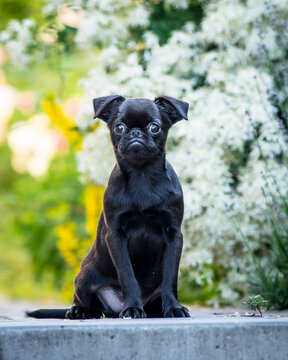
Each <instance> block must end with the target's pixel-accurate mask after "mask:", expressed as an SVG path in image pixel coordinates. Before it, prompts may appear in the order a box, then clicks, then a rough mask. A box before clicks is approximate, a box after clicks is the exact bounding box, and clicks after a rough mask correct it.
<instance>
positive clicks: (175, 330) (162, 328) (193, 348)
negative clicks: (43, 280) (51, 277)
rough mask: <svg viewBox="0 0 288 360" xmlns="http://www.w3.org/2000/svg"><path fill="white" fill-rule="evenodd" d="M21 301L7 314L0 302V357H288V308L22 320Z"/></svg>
mask: <svg viewBox="0 0 288 360" xmlns="http://www.w3.org/2000/svg"><path fill="white" fill-rule="evenodd" d="M23 305H24V304H18V307H17V306H14V307H13V308H12V309H10V311H11V312H10V314H9V305H7V306H6V308H5V306H3V304H2V307H1V304H0V316H1V317H0V319H1V320H0V359H1V360H2V359H3V360H14V359H15V360H16V359H19V360H20V359H21V360H33V359H43V360H46V359H47V360H48V359H49V360H50V359H53V360H54V359H55V360H57V359H61V360H66V359H67V360H68V359H69V360H70V359H80V360H81V359H83V360H84V359H85V360H90V359H91V360H92V359H93V360H94V359H97V360H98V359H99V360H101V359H105V360H106V359H107V360H114V359H115V360H116V359H119V360H120V359H121V360H122V359H125V360H126V359H128V360H130V359H131V360H132V359H133V360H138V359H149V360H154V359H156V360H158V359H159V360H162V359H165V360H170V359H171V360H172V359H173V360H182V359H183V360H184V359H189V360H190V359H197V360H202V359H203V360H204V359H205V360H206V359H207V360H208V359H209V360H210V359H213V360H218V359H229V360H230V359H233V360H238V359H239V360H240V359H241V360H249V359H253V360H254V359H257V360H266V359H267V360H268V359H269V360H271V359H272V360H273V359H277V360H284V359H285V360H287V359H288V345H287V344H288V316H287V315H288V313H287V312H280V313H274V312H272V313H266V314H265V316H264V317H263V318H261V317H258V316H252V317H248V316H244V312H243V311H242V312H241V313H239V312H236V311H235V309H224V310H223V309H218V310H217V311H215V310H214V309H203V308H199V309H191V310H192V311H191V313H192V318H190V319H187V318H186V319H129V320H124V319H103V320H80V321H79V320H76V321H75V320H74V321H71V320H52V319H51V320H36V319H25V318H24V316H23ZM24 308H27V306H25V307H24ZM29 308H30V309H31V306H30V307H29ZM5 309H6V310H5ZM3 311H5V313H3ZM215 313H216V314H219V315H213V314H215ZM20 315H21V316H22V317H21V316H20ZM240 315H242V316H240ZM248 315H251V313H250V314H248ZM9 319H10V320H9Z"/></svg>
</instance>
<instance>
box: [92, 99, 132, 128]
mask: <svg viewBox="0 0 288 360" xmlns="http://www.w3.org/2000/svg"><path fill="white" fill-rule="evenodd" d="M124 100H125V98H124V97H123V96H120V95H110V96H102V97H99V98H95V99H93V106H94V118H93V119H95V118H97V117H99V118H100V119H102V120H104V121H105V122H108V121H109V119H110V117H111V114H112V113H114V111H115V110H117V109H118V107H119V106H120V104H121V103H122V102H123V101H124Z"/></svg>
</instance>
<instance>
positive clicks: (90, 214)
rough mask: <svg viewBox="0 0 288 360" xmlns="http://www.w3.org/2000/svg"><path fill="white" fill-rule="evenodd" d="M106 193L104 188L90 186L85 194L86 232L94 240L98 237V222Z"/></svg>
mask: <svg viewBox="0 0 288 360" xmlns="http://www.w3.org/2000/svg"><path fill="white" fill-rule="evenodd" d="M104 191H105V187H103V186H89V187H87V188H86V190H85V192H84V206H85V213H86V230H87V232H88V233H89V234H90V235H91V237H92V238H95V236H96V232H97V225H98V220H99V217H100V215H101V212H102V210H103V195H104Z"/></svg>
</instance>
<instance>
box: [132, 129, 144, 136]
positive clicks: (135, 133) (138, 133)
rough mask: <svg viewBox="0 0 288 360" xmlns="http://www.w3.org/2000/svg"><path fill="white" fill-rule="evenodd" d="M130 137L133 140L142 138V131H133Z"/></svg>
mask: <svg viewBox="0 0 288 360" xmlns="http://www.w3.org/2000/svg"><path fill="white" fill-rule="evenodd" d="M130 137H131V138H135V137H137V138H140V137H142V131H141V130H140V129H137V128H135V129H132V130H131V131H130Z"/></svg>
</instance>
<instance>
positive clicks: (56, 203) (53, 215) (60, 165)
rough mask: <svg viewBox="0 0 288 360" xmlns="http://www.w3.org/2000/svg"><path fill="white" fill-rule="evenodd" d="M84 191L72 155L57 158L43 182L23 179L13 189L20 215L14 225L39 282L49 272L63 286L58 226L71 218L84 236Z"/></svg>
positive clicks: (63, 266)
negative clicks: (82, 196) (56, 230)
mask: <svg viewBox="0 0 288 360" xmlns="http://www.w3.org/2000/svg"><path fill="white" fill-rule="evenodd" d="M82 190H83V185H82V184H81V183H80V181H79V180H78V176H77V172H76V166H75V159H74V156H73V154H72V153H70V154H68V155H67V156H65V157H63V156H62V157H61V156H58V157H56V158H55V159H54V160H53V161H52V163H51V165H50V168H49V171H48V173H47V174H46V175H45V176H44V177H43V179H41V180H38V181H37V180H34V179H33V178H31V177H29V176H23V177H21V178H20V179H19V180H18V181H16V182H15V183H14V185H13V187H12V191H13V193H14V194H15V196H16V198H15V202H14V204H15V206H17V213H18V216H17V217H16V218H15V220H14V226H15V229H16V230H17V232H18V234H19V235H21V234H22V236H23V235H24V237H23V241H24V243H25V246H26V247H27V248H28V249H29V251H30V254H31V261H32V264H33V268H34V271H35V274H36V276H37V278H38V279H40V278H41V277H42V276H43V274H44V273H45V272H47V271H48V272H50V273H51V274H54V279H55V283H56V284H57V285H58V286H60V285H61V283H62V282H61V278H62V276H63V273H64V272H65V262H64V260H63V258H62V257H61V255H60V253H59V251H58V249H57V247H56V242H57V237H56V234H55V227H56V226H57V225H60V224H62V223H64V222H66V221H67V219H69V221H73V222H75V223H76V224H77V225H78V227H80V229H82V233H83V234H84V233H85V228H84V224H85V215H84V208H83V206H82V205H81V201H80V197H81V195H82Z"/></svg>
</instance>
